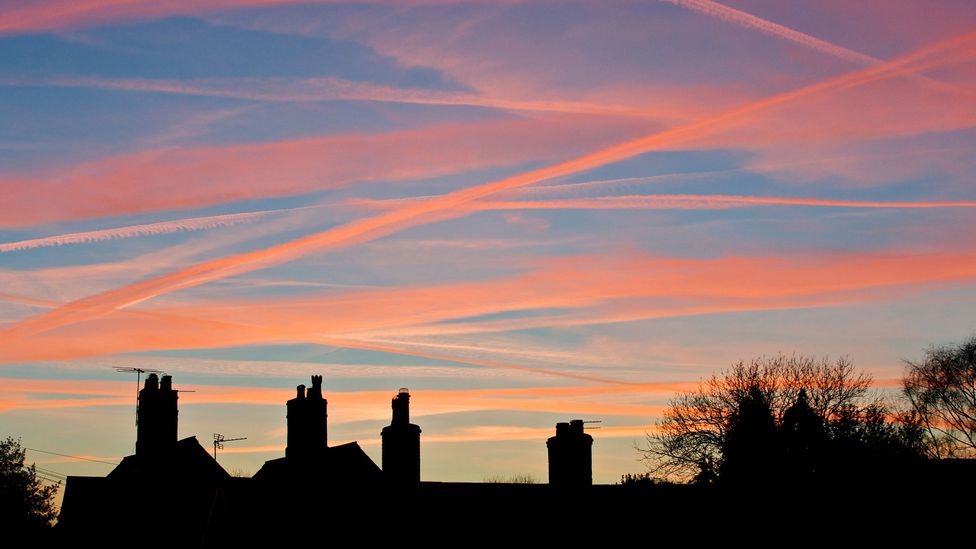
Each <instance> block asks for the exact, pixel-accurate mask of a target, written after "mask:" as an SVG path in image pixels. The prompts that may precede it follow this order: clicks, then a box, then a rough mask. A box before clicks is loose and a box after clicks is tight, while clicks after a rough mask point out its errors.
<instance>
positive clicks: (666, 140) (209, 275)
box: [0, 33, 976, 346]
mask: <svg viewBox="0 0 976 549" xmlns="http://www.w3.org/2000/svg"><path fill="white" fill-rule="evenodd" d="M974 39H976V33H969V34H966V35H964V36H961V37H957V38H953V39H951V40H946V41H944V42H940V43H938V44H934V45H931V46H928V47H926V48H922V49H920V50H918V51H916V52H913V53H911V54H908V55H905V56H902V57H899V58H898V59H895V60H893V61H890V62H887V63H884V64H881V65H875V66H872V67H869V68H867V69H864V70H861V71H857V72H854V73H849V74H845V75H842V76H839V77H835V78H831V79H828V80H825V81H822V82H818V83H816V84H812V85H809V86H805V87H803V88H799V89H796V90H792V91H789V92H785V93H781V94H778V95H775V96H772V97H769V98H766V99H763V100H760V101H756V102H753V103H750V104H748V105H745V106H742V107H739V108H737V109H734V110H731V111H728V112H725V113H723V114H720V115H717V116H713V117H709V118H706V119H703V120H699V121H697V122H694V123H692V124H689V125H685V126H680V127H676V128H672V129H669V130H665V131H662V132H657V133H653V134H650V135H647V136H644V137H641V138H638V139H635V140H631V141H627V142H625V143H622V144H619V145H615V146H612V147H608V148H604V149H601V150H598V151H596V152H593V153H589V154H586V155H583V156H580V157H577V158H574V159H572V160H568V161H565V162H560V163H557V164H553V165H549V166H546V167H543V168H539V169H535V170H531V171H528V172H524V173H521V174H517V175H513V176H511V177H507V178H504V179H501V180H497V181H493V182H490V183H485V184H482V185H477V186H474V187H468V188H465V189H461V190H458V191H454V192H451V193H448V194H445V195H442V196H438V197H435V198H431V199H428V200H422V201H416V202H412V203H409V204H406V205H404V206H403V207H402V208H399V209H396V210H393V211H389V212H385V213H381V214H379V215H376V216H373V217H367V218H362V219H359V220H356V221H353V222H350V223H347V224H345V225H340V226H338V227H335V228H332V229H329V230H327V231H323V232H320V233H315V234H311V235H308V236H304V237H301V238H299V239H296V240H292V241H290V242H285V243H281V244H277V245H275V246H271V247H269V248H265V249H261V250H255V251H251V252H247V253H242V254H238V255H233V256H227V257H223V258H220V259H216V260H212V261H207V262H204V263H199V264H197V265H193V266H190V267H187V268H183V269H180V270H177V271H175V272H173V273H170V274H166V275H163V276H159V277H156V278H151V279H148V280H145V281H141V282H137V283H134V284H131V285H128V286H124V287H121V288H116V289H114V290H110V291H107V292H104V293H101V294H97V295H93V296H90V297H87V298H84V299H80V300H77V301H74V302H71V303H68V304H66V305H63V306H61V307H59V308H58V309H55V310H53V311H51V312H49V313H46V314H43V315H40V316H37V317H34V318H31V319H27V320H24V321H21V322H19V323H17V324H15V325H13V326H11V327H8V328H6V329H5V330H3V331H2V332H0V346H6V345H9V344H10V342H11V341H14V340H17V339H21V338H24V337H27V336H30V335H32V334H38V333H42V332H44V331H47V330H51V329H54V328H57V327H59V326H65V325H69V324H73V323H77V322H82V321H85V320H91V319H94V318H98V317H100V316H103V315H105V314H108V313H110V312H111V311H113V310H117V309H120V308H125V307H128V306H131V305H134V304H136V303H140V302H143V301H145V300H147V299H151V298H153V297H156V296H158V295H161V294H165V293H169V292H173V291H176V290H179V289H182V288H188V287H193V286H198V285H201V284H205V283H208V282H211V281H214V280H218V279H221V278H225V277H228V276H232V275H236V274H242V273H245V272H251V271H255V270H259V269H264V268H268V267H271V266H274V265H278V264H281V263H284V262H288V261H292V260H294V259H297V258H299V257H302V256H304V255H306V254H308V253H311V252H321V251H325V250H333V249H337V248H342V247H346V246H349V245H352V244H355V243H359V242H363V241H366V240H372V239H375V238H379V237H381V236H384V235H388V234H391V233H394V232H397V231H399V230H402V229H404V228H406V227H411V226H415V225H419V224H423V223H426V222H429V218H430V217H432V216H433V217H435V218H436V217H437V216H439V215H442V214H444V213H445V212H447V213H451V212H453V211H454V210H456V209H457V208H459V207H462V206H464V205H466V204H468V203H471V202H473V201H476V200H479V199H483V198H486V197H489V196H492V195H494V194H497V193H499V192H502V191H506V190H512V189H518V188H521V187H525V186H528V185H531V184H533V183H538V182H540V181H544V180H547V179H552V178H555V177H560V176H566V175H570V174H573V173H578V172H581V171H584V170H588V169H592V168H595V167H598V166H602V165H605V164H608V163H611V162H616V161H619V160H623V159H626V158H630V157H632V156H634V155H637V154H641V153H645V152H648V151H651V150H656V149H660V148H662V147H665V146H674V145H676V144H678V143H682V142H686V141H688V140H691V139H694V138H698V137H701V136H703V135H707V134H710V133H711V132H714V131H718V130H722V129H725V128H729V127H734V126H735V125H736V124H742V123H743V122H746V121H748V120H749V119H750V117H753V116H755V115H756V114H757V113H760V112H762V111H764V110H766V109H770V108H772V107H777V106H781V105H786V104H789V103H791V102H794V101H797V100H799V99H802V98H806V97H809V96H812V95H815V94H820V93H824V92H827V91H835V90H840V89H847V88H851V87H855V86H859V85H863V84H866V83H869V82H874V81H877V80H881V79H885V78H891V77H893V76H898V75H901V74H904V73H905V72H906V71H920V70H927V69H931V68H934V67H937V66H941V65H944V64H946V63H949V62H953V61H956V60H958V59H959V58H963V57H965V58H968V57H971V56H973V55H976V51H974V50H973V48H971V45H972V42H973V41H974ZM400 154H405V152H404V151H402V150H401V151H400ZM452 154H456V153H455V151H452ZM196 168H197V169H199V167H196ZM241 175H242V176H244V175H245V174H243V173H242V174H241ZM247 176H249V177H253V176H254V174H250V173H249V174H247ZM774 282H775V281H774ZM774 287H775V285H774Z"/></svg>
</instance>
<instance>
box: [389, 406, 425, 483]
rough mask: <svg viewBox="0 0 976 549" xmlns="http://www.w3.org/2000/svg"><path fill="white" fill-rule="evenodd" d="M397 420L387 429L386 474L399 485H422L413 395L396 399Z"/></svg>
mask: <svg viewBox="0 0 976 549" xmlns="http://www.w3.org/2000/svg"><path fill="white" fill-rule="evenodd" d="M392 405H393V420H392V421H391V422H390V425H388V426H386V427H384V428H383V431H382V432H381V433H380V435H381V436H382V438H383V474H384V476H385V477H386V478H387V480H388V481H390V482H393V483H396V484H399V485H411V484H413V485H415V484H419V483H420V427H418V426H417V425H414V424H412V423H410V392H409V391H408V390H407V389H400V391H399V392H398V393H397V395H396V396H395V397H394V398H393V403H392Z"/></svg>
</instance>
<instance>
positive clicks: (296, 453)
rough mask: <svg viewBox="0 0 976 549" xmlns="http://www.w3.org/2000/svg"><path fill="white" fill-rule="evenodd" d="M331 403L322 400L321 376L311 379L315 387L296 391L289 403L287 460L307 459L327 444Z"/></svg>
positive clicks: (301, 387)
mask: <svg viewBox="0 0 976 549" xmlns="http://www.w3.org/2000/svg"><path fill="white" fill-rule="evenodd" d="M328 404H329V402H328V401H327V400H325V399H324V398H322V376H312V386H311V387H309V388H308V390H306V389H305V386H304V385H299V386H298V387H297V388H296V395H295V398H293V399H291V400H289V401H288V403H287V409H288V412H287V416H286V417H287V422H288V446H287V447H285V457H294V458H299V459H301V458H305V457H308V456H310V455H313V454H315V453H316V452H318V451H322V450H325V448H326V447H327V445H328V413H327V408H328Z"/></svg>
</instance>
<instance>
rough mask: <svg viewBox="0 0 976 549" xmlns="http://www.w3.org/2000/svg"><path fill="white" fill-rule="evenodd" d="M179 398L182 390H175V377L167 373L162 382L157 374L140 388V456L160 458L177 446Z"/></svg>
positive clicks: (138, 443) (137, 447) (138, 440)
mask: <svg viewBox="0 0 976 549" xmlns="http://www.w3.org/2000/svg"><path fill="white" fill-rule="evenodd" d="M178 398H179V395H178V393H177V392H176V391H174V390H173V377H172V376H163V379H162V382H160V380H159V376H157V375H156V374H149V377H147V378H146V383H145V385H144V386H143V388H142V390H140V391H139V413H138V417H137V420H138V427H137V429H136V455H137V456H144V457H150V458H152V457H157V456H159V455H160V454H163V453H165V452H168V451H170V450H172V449H173V448H174V447H175V446H176V439H177V416H178V414H179V412H178V410H177V405H176V401H177V399H178Z"/></svg>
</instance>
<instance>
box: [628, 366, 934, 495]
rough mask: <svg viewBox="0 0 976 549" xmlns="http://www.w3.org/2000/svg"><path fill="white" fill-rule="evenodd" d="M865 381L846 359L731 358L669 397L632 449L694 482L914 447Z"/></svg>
mask: <svg viewBox="0 0 976 549" xmlns="http://www.w3.org/2000/svg"><path fill="white" fill-rule="evenodd" d="M870 385H871V377H870V376H869V375H867V374H865V373H863V372H858V371H856V370H855V369H854V366H853V364H852V363H851V362H850V361H849V360H848V359H846V358H841V359H838V360H836V361H831V360H829V359H827V358H823V359H817V358H814V357H808V356H795V355H794V356H784V355H779V356H775V357H761V358H757V359H754V360H752V361H751V362H749V363H745V362H739V363H737V364H734V365H733V366H732V367H731V368H729V369H728V370H725V371H722V372H720V373H719V374H713V375H712V376H711V377H710V378H708V379H707V380H704V381H703V382H702V383H701V384H700V385H699V388H698V389H697V390H695V391H691V392H687V393H683V394H679V395H678V396H676V397H675V398H673V399H672V400H671V402H670V403H669V406H668V407H667V409H666V411H665V412H664V416H663V419H662V420H661V421H660V422H659V423H658V425H657V430H656V431H655V432H653V433H650V434H648V436H647V440H646V444H645V445H643V446H641V447H638V450H639V452H640V453H641V454H642V457H643V459H644V460H645V461H646V463H647V464H648V466H649V468H650V470H651V471H652V473H654V474H655V475H658V476H662V477H666V478H678V479H692V480H694V481H699V482H709V481H712V480H715V479H722V480H725V481H730V482H734V481H735V480H736V479H746V478H747V479H750V481H754V480H755V479H757V478H760V477H765V478H769V479H773V478H783V477H784V475H786V476H788V477H789V478H791V479H794V480H803V479H807V480H809V479H810V478H812V477H813V476H816V475H819V474H821V473H824V472H826V471H831V472H832V473H837V472H838V471H840V469H841V468H842V467H850V466H851V465H852V464H855V463H867V462H868V461H870V460H872V459H882V457H883V456H895V455H897V456H912V455H916V454H917V450H916V447H917V436H916V431H914V430H913V429H912V428H911V424H909V425H908V426H907V427H903V426H902V425H901V424H900V423H893V422H890V421H889V420H888V419H889V417H890V416H891V415H892V414H891V413H890V412H889V410H888V409H887V408H886V407H885V406H884V404H883V403H882V401H881V400H880V398H879V397H872V395H871V394H870V392H869V388H870ZM841 456H843V459H839V458H840V457H841ZM884 459H887V457H884ZM841 462H843V465H841Z"/></svg>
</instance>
